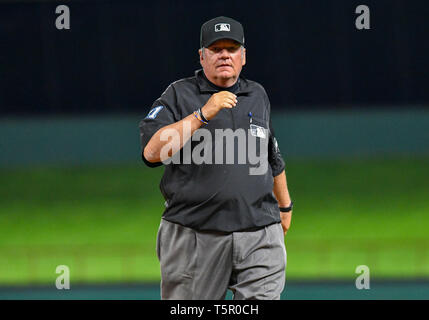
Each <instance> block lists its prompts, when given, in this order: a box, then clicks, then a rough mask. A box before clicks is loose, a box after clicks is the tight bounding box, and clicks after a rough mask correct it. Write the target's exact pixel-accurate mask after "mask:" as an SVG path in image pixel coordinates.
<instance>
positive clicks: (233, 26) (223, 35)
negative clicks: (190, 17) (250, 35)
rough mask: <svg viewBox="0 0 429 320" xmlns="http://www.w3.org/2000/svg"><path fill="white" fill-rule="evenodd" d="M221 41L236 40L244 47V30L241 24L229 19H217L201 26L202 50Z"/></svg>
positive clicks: (222, 17)
mask: <svg viewBox="0 0 429 320" xmlns="http://www.w3.org/2000/svg"><path fill="white" fill-rule="evenodd" d="M220 39H231V40H235V41H237V42H238V43H240V44H241V45H244V30H243V26H242V25H241V23H240V22H238V21H235V20H234V19H231V18H228V17H224V16H221V17H217V18H214V19H211V20H209V21H207V22H205V23H204V24H203V25H202V26H201V34H200V48H202V47H205V48H207V47H208V46H210V45H211V44H212V43H213V42H215V41H217V40H220Z"/></svg>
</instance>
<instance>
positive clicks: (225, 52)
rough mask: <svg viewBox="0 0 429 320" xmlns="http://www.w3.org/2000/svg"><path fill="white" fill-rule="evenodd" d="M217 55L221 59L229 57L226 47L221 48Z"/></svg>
mask: <svg viewBox="0 0 429 320" xmlns="http://www.w3.org/2000/svg"><path fill="white" fill-rule="evenodd" d="M219 56H220V57H221V58H222V59H227V58H229V52H228V50H227V49H222V50H221V51H220V53H219Z"/></svg>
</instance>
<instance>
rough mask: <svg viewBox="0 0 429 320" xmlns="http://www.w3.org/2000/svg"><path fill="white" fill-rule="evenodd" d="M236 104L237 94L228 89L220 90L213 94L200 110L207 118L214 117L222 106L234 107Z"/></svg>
mask: <svg viewBox="0 0 429 320" xmlns="http://www.w3.org/2000/svg"><path fill="white" fill-rule="evenodd" d="M236 104H237V96H236V95H235V94H233V93H232V92H229V91H220V92H217V93H215V94H213V95H212V96H211V97H210V99H209V100H208V101H207V103H206V104H205V105H204V106H203V107H202V108H201V112H202V113H203V115H204V117H205V118H206V119H207V120H211V119H212V118H214V117H215V116H216V115H217V113H218V112H219V111H220V110H221V109H224V108H228V109H231V108H234V107H235V106H236Z"/></svg>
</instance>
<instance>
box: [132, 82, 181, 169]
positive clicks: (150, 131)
mask: <svg viewBox="0 0 429 320" xmlns="http://www.w3.org/2000/svg"><path fill="white" fill-rule="evenodd" d="M177 121H179V120H178V119H177V114H176V93H175V90H174V88H173V86H172V85H170V86H169V87H168V88H167V89H166V90H165V91H164V93H163V94H162V95H161V97H160V98H158V99H157V100H156V101H155V102H154V103H153V105H152V108H151V109H150V111H149V113H148V114H147V116H146V117H145V118H144V119H143V120H141V121H140V123H139V128H140V145H141V157H142V160H143V161H144V163H145V164H146V165H147V166H148V167H151V168H153V167H158V166H160V165H162V162H155V163H152V162H149V161H147V160H146V159H145V157H144V154H143V151H144V148H145V147H146V145H147V144H148V142H149V140H150V139H151V138H152V136H153V135H154V134H155V133H156V132H157V131H158V130H159V129H161V128H163V127H165V126H168V125H170V124H172V123H174V122H177Z"/></svg>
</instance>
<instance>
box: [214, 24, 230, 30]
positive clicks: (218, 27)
mask: <svg viewBox="0 0 429 320" xmlns="http://www.w3.org/2000/svg"><path fill="white" fill-rule="evenodd" d="M230 30H231V26H230V24H229V23H218V24H216V25H215V32H219V31H230Z"/></svg>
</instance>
